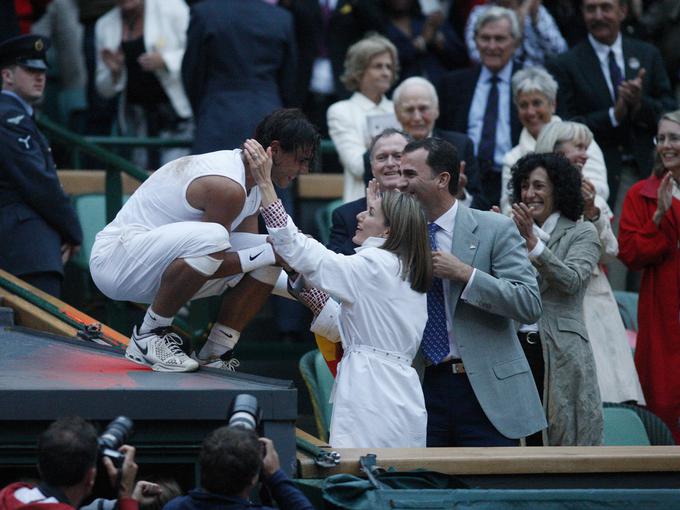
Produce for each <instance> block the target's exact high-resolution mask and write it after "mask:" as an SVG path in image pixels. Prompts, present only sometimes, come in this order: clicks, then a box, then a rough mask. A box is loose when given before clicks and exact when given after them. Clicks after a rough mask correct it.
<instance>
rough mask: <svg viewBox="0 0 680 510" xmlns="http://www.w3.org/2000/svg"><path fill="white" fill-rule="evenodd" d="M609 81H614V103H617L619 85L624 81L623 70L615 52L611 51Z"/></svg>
mask: <svg viewBox="0 0 680 510" xmlns="http://www.w3.org/2000/svg"><path fill="white" fill-rule="evenodd" d="M609 79H610V80H611V81H612V90H613V91H614V101H616V100H617V99H618V98H619V85H621V82H622V81H623V76H622V75H621V68H620V67H619V65H618V64H617V63H616V58H615V57H614V51H613V50H609Z"/></svg>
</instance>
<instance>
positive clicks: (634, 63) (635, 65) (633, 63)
mask: <svg viewBox="0 0 680 510" xmlns="http://www.w3.org/2000/svg"><path fill="white" fill-rule="evenodd" d="M628 67H629V68H631V69H632V70H633V71H637V70H638V69H640V61H639V60H638V59H637V58H635V57H630V58H629V59H628Z"/></svg>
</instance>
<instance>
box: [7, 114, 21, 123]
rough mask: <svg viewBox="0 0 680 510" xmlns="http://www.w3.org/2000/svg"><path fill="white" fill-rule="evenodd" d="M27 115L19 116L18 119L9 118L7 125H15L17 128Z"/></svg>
mask: <svg viewBox="0 0 680 510" xmlns="http://www.w3.org/2000/svg"><path fill="white" fill-rule="evenodd" d="M24 117H25V115H24V114H19V115H17V116H16V117H9V118H8V119H7V124H13V125H15V126H17V125H19V122H21V121H22V120H24Z"/></svg>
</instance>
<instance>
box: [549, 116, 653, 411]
mask: <svg viewBox="0 0 680 510" xmlns="http://www.w3.org/2000/svg"><path fill="white" fill-rule="evenodd" d="M592 139H593V134H592V132H591V131H590V129H588V127H587V126H586V125H584V124H580V123H577V122H554V123H552V124H549V125H548V126H546V127H545V128H544V129H543V131H542V132H541V135H540V136H539V137H538V140H537V141H536V152H556V153H558V154H562V155H563V156H565V157H566V158H567V159H568V160H569V162H570V163H571V164H572V165H574V166H576V167H577V168H579V169H581V170H582V169H583V167H584V165H585V164H586V161H587V160H588V153H587V147H589V146H590V145H591V142H592ZM581 190H582V194H583V200H584V202H585V207H584V210H583V219H584V220H585V221H590V222H592V223H593V225H595V228H596V229H597V233H598V236H599V238H600V245H601V246H602V251H601V257H600V260H599V264H598V265H597V266H595V269H594V270H593V274H592V277H591V278H590V281H589V282H588V286H587V287H586V293H585V296H584V299H583V313H584V318H585V325H586V330H587V331H588V338H589V339H590V344H591V347H592V349H593V356H594V357H595V366H596V368H597V381H598V385H599V387H600V394H601V395H602V401H603V402H627V401H635V402H637V403H638V404H641V405H644V403H645V398H644V396H643V394H642V388H641V387H640V380H639V379H638V375H637V371H636V370H635V364H634V363H633V355H632V353H631V350H630V347H629V345H628V337H627V335H626V330H625V327H624V325H623V321H622V320H621V316H620V314H619V307H618V305H617V304H616V299H615V298H614V294H613V293H612V288H611V285H609V280H608V279H607V275H606V274H605V273H604V271H603V270H602V268H603V264H607V263H609V262H611V261H613V260H615V259H616V256H617V255H618V253H619V243H618V242H617V240H616V236H615V235H614V232H613V230H612V217H613V213H612V211H611V209H610V208H609V206H608V205H607V202H606V200H604V198H602V197H601V196H600V195H599V194H597V191H596V189H595V186H594V185H593V184H592V183H591V182H590V181H589V180H588V179H586V178H585V176H584V178H583V184H582V185H581Z"/></svg>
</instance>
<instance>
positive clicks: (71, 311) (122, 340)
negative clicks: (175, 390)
mask: <svg viewBox="0 0 680 510" xmlns="http://www.w3.org/2000/svg"><path fill="white" fill-rule="evenodd" d="M0 276H1V277H2V278H5V279H7V280H9V281H10V282H12V283H14V284H15V285H18V286H19V287H22V288H23V289H26V290H28V291H30V292H31V293H33V294H35V295H36V296H38V297H39V298H41V299H44V300H45V301H47V302H48V303H50V304H52V305H54V306H55V307H57V308H58V309H59V310H60V311H61V312H63V313H65V314H66V315H68V316H69V317H71V318H72V319H75V320H77V321H79V322H81V323H83V324H95V323H99V321H98V320H96V319H95V318H93V317H90V316H89V315H87V314H86V313H84V312H81V311H80V310H78V309H77V308H74V307H72V306H71V305H69V304H68V303H64V302H63V301H61V300H60V299H57V298H55V297H54V296H51V295H49V294H47V293H45V292H43V291H41V290H40V289H37V288H35V287H33V286H32V285H29V284H28V283H26V282H25V281H23V280H21V279H19V278H17V277H16V276H13V275H11V274H9V273H7V272H6V271H3V270H2V269H0ZM0 291H1V292H3V293H6V294H11V293H10V292H9V291H7V290H6V289H4V288H2V287H0ZM12 295H13V294H12ZM18 299H21V298H18ZM22 301H24V302H25V303H27V304H29V305H31V307H32V308H30V309H29V308H25V310H22V311H21V314H22V315H21V321H22V323H21V325H22V326H27V327H32V328H35V329H42V327H38V326H39V325H40V324H44V325H45V326H46V327H48V326H49V327H57V326H56V325H55V323H54V322H53V321H48V320H47V318H46V317H45V316H50V317H53V318H54V319H55V320H56V321H58V322H60V323H62V324H63V325H64V326H67V327H69V328H71V330H72V331H73V333H66V334H67V336H74V335H75V331H76V330H75V328H73V327H72V326H69V325H68V324H66V323H63V321H61V320H60V319H59V318H58V317H54V316H53V315H51V314H50V313H48V312H45V311H43V310H42V309H40V308H39V307H38V306H36V305H33V304H31V303H29V302H27V301H25V300H23V299H22ZM7 306H10V305H7ZM10 308H11V306H10ZM37 312H41V313H40V314H38V313H37ZM31 315H33V316H34V317H33V319H31V317H30V316H31ZM31 321H34V324H36V326H32V325H30V323H31ZM17 323H19V322H17ZM44 331H47V330H44ZM49 331H51V332H53V333H57V332H58V331H54V330H52V329H50V330H49ZM102 333H103V334H104V335H105V336H106V337H108V338H109V339H110V340H111V341H112V342H113V343H114V344H117V345H119V346H121V347H125V346H126V345H127V344H128V341H129V338H128V337H127V336H125V335H123V334H121V333H119V332H118V331H116V330H115V329H113V328H110V327H109V326H107V325H105V324H102ZM60 334H62V333H60Z"/></svg>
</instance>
